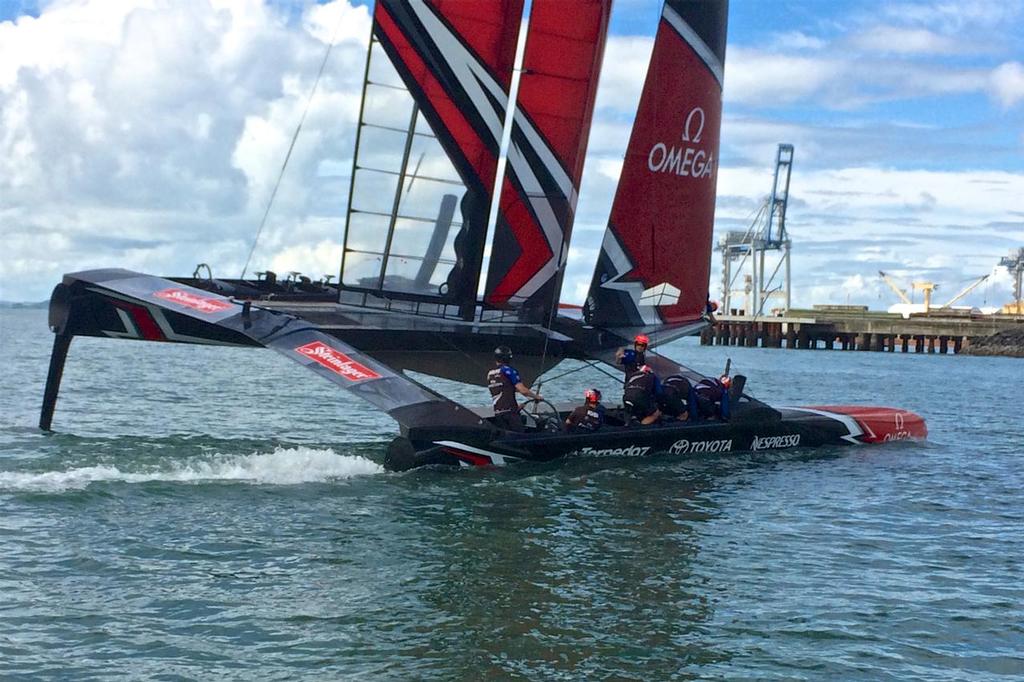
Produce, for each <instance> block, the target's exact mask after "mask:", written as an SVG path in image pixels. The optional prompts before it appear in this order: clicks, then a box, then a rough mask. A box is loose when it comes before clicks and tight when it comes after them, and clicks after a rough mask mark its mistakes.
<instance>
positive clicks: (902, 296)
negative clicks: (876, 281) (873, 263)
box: [878, 270, 914, 305]
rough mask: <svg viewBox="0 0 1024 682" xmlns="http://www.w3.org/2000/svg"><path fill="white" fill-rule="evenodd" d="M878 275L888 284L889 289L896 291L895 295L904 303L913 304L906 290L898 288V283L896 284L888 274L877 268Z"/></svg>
mask: <svg viewBox="0 0 1024 682" xmlns="http://www.w3.org/2000/svg"><path fill="white" fill-rule="evenodd" d="M878 276H879V277H881V278H882V281H883V282H885V283H886V284H888V285H889V288H890V289H892V290H893V291H895V292H896V295H897V296H899V297H900V299H902V300H903V302H904V303H906V304H907V305H914V302H913V301H911V300H910V297H909V296H907V292H905V291H903V289H900V287H899V285H898V284H896V282H894V281H893V280H892V278H891V277H889V275H887V274H885V273H884V272H882V271H881V270H879V271H878Z"/></svg>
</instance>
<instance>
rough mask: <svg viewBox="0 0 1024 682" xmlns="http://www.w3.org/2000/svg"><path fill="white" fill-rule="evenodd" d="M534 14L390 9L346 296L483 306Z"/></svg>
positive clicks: (358, 166)
mask: <svg viewBox="0 0 1024 682" xmlns="http://www.w3.org/2000/svg"><path fill="white" fill-rule="evenodd" d="M522 3H523V0H488V1H487V2H479V3H477V2H473V3H469V2H459V1H458V0H378V2H377V4H376V7H375V10H374V23H373V38H372V40H371V47H370V56H369V60H368V62H367V64H368V66H367V77H366V81H365V85H364V94H363V104H362V111H361V115H360V126H359V136H358V141H357V148H356V154H355V162H354V169H353V174H352V187H351V190H350V201H349V213H348V221H347V224H346V231H345V246H344V250H343V257H342V258H343V260H342V277H341V283H342V287H343V288H344V289H348V290H355V291H361V292H370V293H376V294H380V295H382V296H385V297H391V296H397V297H403V296H404V297H413V298H426V299H432V300H439V301H443V302H451V303H459V304H466V303H469V304H474V303H475V301H476V294H477V284H478V281H479V273H480V268H481V262H482V258H483V251H484V242H485V241H486V234H487V218H488V215H489V213H490V205H491V195H492V192H493V187H494V179H495V175H496V171H497V160H498V156H499V152H500V143H501V135H502V128H503V125H504V119H505V110H506V108H507V106H508V92H509V88H510V85H511V80H512V68H513V64H514V61H515V51H516V43H517V41H518V36H519V27H520V23H521V21H522V8H523V4H522ZM452 202H456V203H457V204H458V206H457V207H454V208H453V206H452Z"/></svg>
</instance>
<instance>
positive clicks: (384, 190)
mask: <svg viewBox="0 0 1024 682" xmlns="http://www.w3.org/2000/svg"><path fill="white" fill-rule="evenodd" d="M610 10H611V0H571V1H570V0H532V2H531V3H530V8H529V17H528V21H524V16H523V15H524V0H493V1H491V2H485V3H466V2H456V1H452V0H378V1H377V3H376V5H375V7H374V10H373V31H372V36H371V39H370V42H369V48H368V54H367V60H366V69H365V76H364V81H363V96H362V101H361V107H360V115H359V126H358V128H357V132H356V146H355V155H354V161H353V168H352V174H351V181H350V189H349V198H348V206H347V216H346V225H345V232H344V241H343V251H342V254H343V255H342V259H341V267H340V278H339V279H338V281H337V283H332V282H331V281H330V280H331V279H332V278H328V277H325V278H324V279H322V280H320V281H313V280H311V279H310V278H307V277H302V276H300V275H298V274H295V275H294V276H291V277H288V278H287V279H285V280H281V279H279V278H277V276H276V275H275V274H274V273H269V272H268V273H259V274H258V275H257V277H255V278H252V279H245V278H244V273H243V278H239V279H218V278H215V277H213V274H212V272H211V271H210V270H209V268H206V269H205V270H204V269H202V268H201V267H200V268H197V269H196V272H194V273H193V276H192V277H158V276H153V275H147V274H142V273H137V272H131V271H128V270H123V269H103V270H89V271H84V272H75V273H70V274H67V275H65V276H64V278H63V281H62V282H61V283H60V284H58V285H57V286H56V288H55V289H54V291H53V295H52V297H51V300H50V310H49V324H50V327H51V329H52V330H53V332H54V334H55V337H54V345H53V351H52V354H51V358H50V367H49V374H48V377H47V382H46V388H45V393H44V398H43V405H42V411H41V414H40V421H39V425H40V427H41V428H42V429H46V430H49V429H50V428H51V425H52V420H53V414H54V409H55V406H56V401H57V395H58V392H59V388H60V382H61V376H62V373H63V368H64V364H65V360H66V358H67V354H68V350H69V348H70V344H71V340H72V339H73V338H74V337H75V336H99V337H107V338H117V339H141V340H145V341H161V342H171V343H193V344H215V345H229V346H231V345H234V346H259V347H266V348H270V349H272V350H274V351H277V352H278V353H281V354H282V355H284V356H285V357H287V358H289V359H291V360H293V361H295V362H297V363H299V364H300V365H302V366H303V367H305V368H307V369H308V370H310V371H312V372H314V373H315V374H318V375H320V376H321V377H322V378H324V379H327V380H328V381H331V382H333V383H334V384H335V385H336V386H340V387H341V388H342V389H344V390H346V391H348V392H350V393H353V394H355V395H356V396H358V397H360V398H362V399H364V400H367V401H368V402H370V403H371V404H373V405H374V406H376V407H377V408H379V409H381V410H383V411H384V412H386V413H387V414H388V415H390V416H391V417H392V418H393V419H394V420H395V421H396V422H397V423H398V425H399V430H400V433H399V435H397V436H396V437H395V439H394V440H393V441H392V442H391V444H390V445H389V446H388V449H387V453H386V456H385V464H386V465H387V466H388V467H389V468H391V469H408V468H411V467H415V466H421V465H424V464H450V465H495V464H505V463H508V462H513V461H517V460H527V461H547V460H552V459H556V458H560V457H567V456H602V455H612V456H641V455H648V454H653V453H670V454H674V455H679V456H690V455H703V454H721V453H732V452H740V451H749V450H766V449H785V448H793V447H807V446H819V445H829V444H864V443H879V442H885V441H890V440H898V439H905V438H923V437H925V435H926V433H927V429H926V427H925V423H924V420H923V419H922V418H921V417H920V416H918V415H916V414H914V413H912V412H908V411H906V410H902V409H896V408H884V407H854V406H814V407H780V408H775V407H772V406H770V405H768V404H766V403H764V402H762V401H760V400H756V399H754V398H753V397H751V396H749V395H746V394H745V393H744V392H743V381H742V380H740V381H736V382H735V383H734V384H733V387H732V389H731V390H730V391H729V392H728V393H727V396H726V399H727V400H728V402H729V408H728V410H727V411H726V410H722V411H721V412H720V413H719V415H718V416H716V417H715V418H711V419H702V418H694V419H691V420H688V421H678V420H673V421H671V422H666V423H660V424H653V425H649V426H637V425H633V424H631V423H630V421H629V420H628V419H627V418H625V417H624V416H623V415H622V414H621V412H616V411H615V410H611V411H610V412H609V418H608V420H607V423H606V424H605V425H604V426H603V427H602V428H601V429H599V430H597V431H594V432H589V433H572V432H568V431H566V430H565V429H564V427H563V426H562V425H563V423H564V422H563V420H564V418H565V416H566V414H567V406H555V405H552V404H550V403H547V402H546V401H543V402H541V403H535V404H533V405H532V406H531V409H530V410H527V412H528V413H529V415H528V418H527V424H526V427H525V429H524V430H523V431H522V432H509V431H506V430H502V429H500V428H498V427H497V426H496V425H495V424H494V423H492V421H493V413H492V412H491V410H490V408H479V409H477V408H471V407H467V406H464V405H461V404H459V403H458V402H456V401H454V400H452V399H450V398H448V397H446V396H444V395H441V394H440V393H438V392H437V391H434V390H432V389H430V388H428V387H427V386H425V385H424V384H423V383H421V382H420V381H417V380H416V379H415V378H414V377H413V376H412V375H410V374H409V373H410V372H411V373H417V372H418V373H422V374H426V375H429V376H436V377H442V378H445V379H451V380H455V381H461V382H467V383H474V384H479V383H480V382H481V380H482V379H483V377H484V375H485V374H486V372H487V370H488V369H490V368H491V367H493V360H492V349H494V348H495V347H496V346H509V347H510V348H512V349H513V350H514V353H515V356H516V364H517V366H518V368H519V371H520V373H521V375H522V377H523V379H524V380H525V381H527V382H532V381H533V380H534V379H535V378H537V377H539V376H541V375H542V374H543V373H544V372H547V371H549V370H551V369H552V368H553V367H555V366H556V365H558V364H559V363H561V362H562V361H563V360H565V359H576V360H583V361H586V362H589V363H594V364H596V365H599V366H612V367H613V366H614V365H615V363H616V351H617V350H618V349H620V348H621V347H623V346H624V345H627V344H629V343H631V340H632V339H633V337H634V335H636V334H646V335H648V336H649V337H650V338H651V341H652V345H654V346H659V345H663V344H665V343H667V342H669V341H672V340H674V339H678V338H680V337H683V336H686V335H691V334H694V333H696V332H698V331H699V330H701V329H702V328H704V327H706V326H707V325H708V324H711V323H712V320H711V318H710V317H709V314H708V307H707V305H708V282H709V277H710V267H711V248H712V229H713V222H714V210H715V186H716V180H717V174H718V151H719V134H720V125H721V111H722V81H723V65H724V61H725V44H726V24H727V1H726V0H666V2H665V4H664V8H663V12H662V14H661V16H660V20H659V23H658V27H657V33H656V36H655V42H654V47H653V52H652V55H651V60H650V65H649V69H648V72H647V76H646V81H645V82H644V86H643V90H642V94H641V98H640V102H639V106H638V109H637V114H636V119H635V122H634V125H633V130H632V134H631V137H630V140H629V145H628V148H627V151H626V155H625V160H624V163H623V167H622V172H621V176H620V178H619V182H618V187H617V190H616V193H615V197H614V201H613V205H612V209H611V215H610V218H609V221H608V224H607V228H606V230H605V233H604V239H603V242H602V245H601V250H600V254H599V256H598V259H597V263H596V266H595V268H594V275H593V279H592V282H591V285H590V289H589V292H588V294H587V298H586V302H585V304H584V306H583V308H582V310H581V311H580V312H579V314H570V313H569V312H567V311H566V310H565V309H563V308H561V307H560V306H559V304H558V301H559V295H560V292H561V287H562V279H563V276H564V273H565V267H566V261H567V256H568V253H569V243H570V237H571V232H572V225H573V219H574V215H575V212H576V204H577V196H578V191H579V186H580V180H581V177H582V173H583V162H584V157H585V152H586V147H587V141H588V135H589V129H590V124H591V119H592V114H593V110H594V102H595V96H596V92H597V82H598V76H599V73H600V70H601V61H602V56H603V52H604V45H605V39H606V35H607V30H608V20H609V15H610ZM523 26H528V32H527V35H526V37H525V41H522V48H521V53H519V56H518V57H517V45H519V44H520V42H521V41H520V35H519V34H520V30H521V27H523ZM517 64H518V65H519V67H518V68H517ZM517 76H518V77H517ZM492 211H493V213H494V214H495V216H496V217H495V219H494V220H490V216H491V214H492ZM488 245H489V247H490V248H489V249H488V248H487V247H488ZM488 252H489V257H487V258H485V256H486V255H487V254H488ZM646 363H647V364H648V365H649V366H650V367H651V368H652V369H653V371H654V372H655V373H657V374H658V375H659V376H662V377H666V376H669V375H676V374H678V375H682V376H685V377H687V378H688V379H689V380H690V381H691V382H693V383H695V384H696V383H698V382H700V381H701V380H702V379H707V378H708V377H705V376H704V375H702V374H701V373H700V372H697V371H695V370H693V369H691V368H689V367H685V366H683V365H680V364H678V363H676V362H675V361H673V360H671V359H670V358H668V357H665V356H663V355H658V354H656V353H648V355H647V357H646Z"/></svg>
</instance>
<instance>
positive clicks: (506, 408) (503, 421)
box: [487, 346, 540, 431]
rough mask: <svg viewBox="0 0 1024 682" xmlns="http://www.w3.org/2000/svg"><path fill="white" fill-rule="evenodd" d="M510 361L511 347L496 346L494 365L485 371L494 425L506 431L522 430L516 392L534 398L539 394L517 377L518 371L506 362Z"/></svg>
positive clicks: (538, 396) (537, 397)
mask: <svg viewBox="0 0 1024 682" xmlns="http://www.w3.org/2000/svg"><path fill="white" fill-rule="evenodd" d="M510 362H512V349H511V348H509V347H508V346H498V347H497V348H495V349H494V364H495V367H494V369H492V370H491V371H490V372H488V373H487V388H488V390H490V392H491V402H492V403H494V425H495V426H497V427H498V428H499V429H505V430H507V431H522V430H523V428H524V427H523V420H522V419H521V418H520V416H519V403H517V402H516V393H520V394H522V395H525V396H526V397H527V398H533V399H535V400H536V399H539V398H540V395H538V394H536V393H534V392H533V391H531V390H530V388H529V387H528V386H526V384H524V383H523V381H522V379H520V378H519V372H517V371H516V369H515V367H512V366H511V365H509V364H508V363H510Z"/></svg>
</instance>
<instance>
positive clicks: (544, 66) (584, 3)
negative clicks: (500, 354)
mask: <svg viewBox="0 0 1024 682" xmlns="http://www.w3.org/2000/svg"><path fill="white" fill-rule="evenodd" d="M610 12H611V0H576V1H575V2H573V3H571V4H570V3H566V2H564V0H533V3H532V6H531V9H530V21H529V27H530V31H529V34H528V35H527V38H526V48H525V51H524V55H523V71H522V76H521V78H520V81H519V89H518V96H517V101H516V111H515V115H514V118H513V127H512V134H511V143H510V147H509V150H508V161H507V164H506V168H505V176H504V178H503V181H502V187H501V202H500V211H499V213H498V223H497V226H496V228H495V235H494V241H493V243H492V247H491V257H490V262H489V265H488V273H487V286H486V289H485V295H484V300H485V301H486V302H487V303H489V304H491V305H494V306H498V307H527V308H529V307H536V308H538V309H540V310H548V309H549V308H550V306H551V303H552V302H553V301H555V300H556V299H557V297H558V293H559V289H560V288H561V277H562V274H563V272H564V266H565V260H566V255H567V253H568V245H569V239H570V235H571V232H572V223H573V217H574V214H575V210H576V199H577V195H578V191H579V183H580V177H581V176H582V174H583V161H584V157H585V155H586V149H587V140H588V134H589V131H590V122H591V118H592V115H593V111H594V100H595V97H596V95H597V83H598V74H599V72H600V68H601V59H602V56H603V54H604V45H605V38H606V35H607V31H608V17H609V14H610Z"/></svg>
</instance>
